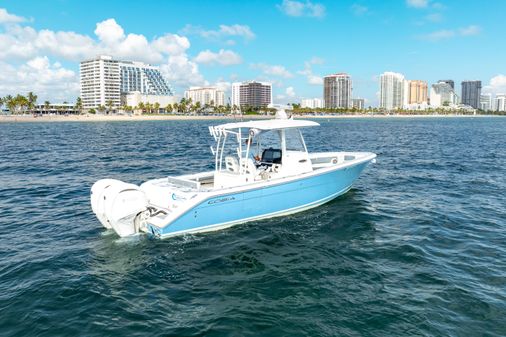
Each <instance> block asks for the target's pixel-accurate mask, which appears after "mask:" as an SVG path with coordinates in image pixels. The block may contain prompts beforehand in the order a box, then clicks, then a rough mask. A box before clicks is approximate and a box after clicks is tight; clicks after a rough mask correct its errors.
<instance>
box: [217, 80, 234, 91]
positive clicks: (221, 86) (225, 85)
mask: <svg viewBox="0 0 506 337" xmlns="http://www.w3.org/2000/svg"><path fill="white" fill-rule="evenodd" d="M214 86H215V87H216V88H217V89H218V90H221V91H224V92H227V91H230V87H231V86H232V83H230V82H228V81H222V80H219V81H217V82H216V83H214Z"/></svg>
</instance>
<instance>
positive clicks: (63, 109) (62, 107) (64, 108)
mask: <svg viewBox="0 0 506 337" xmlns="http://www.w3.org/2000/svg"><path fill="white" fill-rule="evenodd" d="M67 104H69V102H67V101H63V103H62V106H61V107H60V112H64V111H65V110H67V107H66V105H67ZM67 114H68V111H67Z"/></svg>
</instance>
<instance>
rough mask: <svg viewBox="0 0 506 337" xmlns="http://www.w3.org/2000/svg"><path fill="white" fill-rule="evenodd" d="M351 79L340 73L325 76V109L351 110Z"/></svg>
mask: <svg viewBox="0 0 506 337" xmlns="http://www.w3.org/2000/svg"><path fill="white" fill-rule="evenodd" d="M351 91H352V83H351V77H350V75H348V74H345V73H340V74H334V75H328V76H325V78H324V79H323V100H324V101H325V108H327V109H334V108H351Z"/></svg>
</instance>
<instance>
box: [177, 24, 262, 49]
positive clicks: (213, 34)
mask: <svg viewBox="0 0 506 337" xmlns="http://www.w3.org/2000/svg"><path fill="white" fill-rule="evenodd" d="M181 33H182V34H187V35H199V36H201V37H203V38H205V39H207V40H212V41H223V40H224V43H225V44H227V45H233V44H235V40H233V39H232V38H242V39H243V40H244V41H249V40H253V39H254V38H255V33H253V31H252V30H251V28H250V27H249V26H246V25H238V24H235V25H220V26H219V28H218V29H216V30H205V29H203V28H202V27H200V26H193V25H186V26H185V27H184V28H183V29H182V30H181Z"/></svg>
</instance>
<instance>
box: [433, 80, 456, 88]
mask: <svg viewBox="0 0 506 337" xmlns="http://www.w3.org/2000/svg"><path fill="white" fill-rule="evenodd" d="M437 82H438V83H441V82H443V83H446V84H448V85H449V86H450V87H451V88H452V89H453V90H455V82H454V81H453V80H439V81H437Z"/></svg>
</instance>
